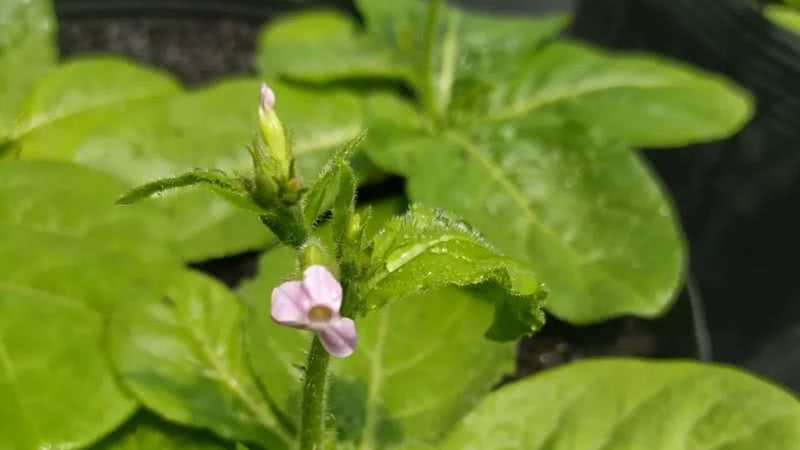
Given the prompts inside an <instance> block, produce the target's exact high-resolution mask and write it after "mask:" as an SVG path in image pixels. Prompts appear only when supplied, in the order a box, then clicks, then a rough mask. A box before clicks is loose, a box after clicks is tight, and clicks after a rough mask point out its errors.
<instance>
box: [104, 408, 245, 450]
mask: <svg viewBox="0 0 800 450" xmlns="http://www.w3.org/2000/svg"><path fill="white" fill-rule="evenodd" d="M233 448H234V446H233V444H225V443H223V442H221V441H220V440H219V439H214V438H213V437H212V436H208V435H206V434H204V433H201V432H198V431H197V430H189V429H186V428H182V427H179V426H176V425H174V424H170V423H168V422H165V421H163V420H159V419H158V418H156V417H154V416H153V415H152V414H146V413H141V414H138V415H137V416H135V417H134V418H133V419H131V420H130V421H128V423H126V424H125V426H123V427H122V428H121V429H119V430H117V431H115V432H114V433H113V434H112V435H111V436H109V437H107V438H106V439H103V441H102V442H100V443H98V444H97V445H95V446H93V447H91V450H224V449H228V450H233Z"/></svg>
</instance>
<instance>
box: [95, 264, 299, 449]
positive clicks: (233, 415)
mask: <svg viewBox="0 0 800 450" xmlns="http://www.w3.org/2000/svg"><path fill="white" fill-rule="evenodd" d="M163 292H164V294H163V296H162V297H161V298H157V299H142V301H139V302H129V303H125V304H121V305H119V308H118V309H117V310H116V312H115V314H114V315H113V318H112V320H111V325H110V332H109V349H110V350H109V351H110V353H111V359H112V361H113V363H114V366H115V368H116V369H117V372H118V373H119V375H120V378H121V380H122V382H123V383H124V384H125V386H126V387H127V388H128V389H130V391H131V392H133V393H134V395H136V397H137V398H139V400H141V402H142V403H144V404H145V405H146V406H147V407H148V408H150V409H152V410H154V411H156V412H157V413H158V414H160V415H162V416H164V417H166V418H168V419H170V420H172V421H175V422H179V423H183V424H187V425H192V426H197V427H203V428H208V429H210V430H212V431H214V432H215V433H217V434H219V435H220V436H223V437H226V438H229V439H236V440H242V441H251V442H258V443H261V444H263V445H265V446H266V447H268V448H272V449H280V448H288V447H289V446H290V441H291V438H290V437H289V435H288V434H287V432H286V431H284V430H283V429H282V428H281V426H280V425H279V421H278V419H277V418H276V416H275V414H274V413H273V411H272V410H271V408H270V405H269V404H268V403H267V402H266V400H265V398H264V397H263V396H262V394H261V391H260V390H259V388H258V386H257V384H256V382H255V380H254V378H253V377H252V375H251V373H250V369H249V367H248V365H247V361H246V360H245V355H244V348H243V347H244V344H243V333H242V330H241V326H242V308H241V305H240V303H239V302H238V300H237V299H236V297H235V296H234V295H233V294H232V293H230V292H229V291H228V290H227V289H226V288H225V286H223V285H221V284H220V283H218V282H216V281H213V280H212V279H210V278H207V277H205V276H202V275H200V274H198V273H193V272H189V271H180V272H178V271H176V272H174V273H172V277H171V279H170V280H169V282H168V284H167V286H166V288H165V289H164V291H163Z"/></svg>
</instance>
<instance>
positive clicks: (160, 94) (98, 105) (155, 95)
mask: <svg viewBox="0 0 800 450" xmlns="http://www.w3.org/2000/svg"><path fill="white" fill-rule="evenodd" d="M176 94H180V91H179V90H178V91H176V87H175V86H169V87H167V86H164V87H163V88H160V89H159V90H157V91H154V92H150V93H148V94H143V95H141V94H140V95H131V96H124V97H114V98H110V99H102V101H97V102H94V103H90V104H88V105H84V106H85V107H81V108H71V109H66V110H64V111H61V112H60V113H58V114H53V115H42V118H41V119H38V120H31V121H29V122H27V123H26V124H25V126H23V127H21V128H15V129H14V131H13V135H12V136H11V140H12V141H18V140H19V139H20V138H23V137H25V136H26V135H28V134H30V133H31V132H33V131H36V130H37V129H39V128H42V127H46V126H50V125H53V124H55V123H58V122H60V121H63V120H66V119H69V118H72V117H75V116H79V115H83V114H88V113H92V112H97V111H100V110H103V109H105V108H110V107H113V106H118V105H123V104H125V103H133V102H138V101H142V100H158V99H160V98H166V97H170V96H174V95H176Z"/></svg>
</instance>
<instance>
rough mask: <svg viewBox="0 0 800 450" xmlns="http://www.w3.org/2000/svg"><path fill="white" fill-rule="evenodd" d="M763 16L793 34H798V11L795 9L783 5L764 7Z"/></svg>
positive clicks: (799, 16) (799, 31)
mask: <svg viewBox="0 0 800 450" xmlns="http://www.w3.org/2000/svg"><path fill="white" fill-rule="evenodd" d="M764 15H765V16H766V17H767V19H769V20H771V21H772V22H774V23H776V24H778V25H780V26H782V27H785V28H787V29H789V30H790V31H793V32H795V33H800V11H799V10H798V9H797V8H795V7H788V6H783V5H766V6H764Z"/></svg>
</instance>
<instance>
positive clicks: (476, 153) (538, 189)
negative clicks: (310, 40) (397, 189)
mask: <svg viewBox="0 0 800 450" xmlns="http://www.w3.org/2000/svg"><path fill="white" fill-rule="evenodd" d="M373 100H374V101H373V103H374V105H373V107H371V108H370V112H371V114H370V117H371V118H372V119H373V120H375V121H376V123H375V124H374V126H373V127H372V129H373V130H376V132H374V133H373V134H372V135H370V137H371V138H372V139H375V140H374V141H372V144H371V145H369V146H368V147H367V150H368V151H369V152H370V156H373V157H374V159H375V160H376V161H378V162H379V163H381V165H382V166H384V167H386V168H387V169H389V170H392V171H396V172H399V173H402V174H404V175H406V176H408V177H409V182H408V186H407V189H408V191H409V193H410V195H411V197H412V198H413V199H414V200H416V201H419V202H422V203H423V204H427V205H432V206H437V207H443V208H447V209H449V210H451V211H453V212H455V213H456V214H458V215H460V216H462V217H463V218H464V219H465V220H466V221H467V222H469V223H470V224H471V225H472V226H474V227H476V228H477V229H478V230H480V231H481V232H482V233H483V234H484V235H485V236H486V238H487V239H488V240H489V242H491V243H493V244H495V245H496V246H497V247H499V248H500V250H502V251H503V252H505V253H507V254H508V255H511V256H514V257H517V258H519V259H521V260H525V261H527V262H528V263H529V264H530V266H531V267H532V268H533V269H534V270H535V271H536V273H537V275H538V277H539V278H540V279H541V280H542V281H544V282H545V283H546V285H547V286H548V288H549V290H550V296H549V298H548V302H547V305H546V307H547V308H548V310H549V311H550V312H552V313H553V314H555V315H556V316H558V317H560V318H562V319H565V320H568V321H570V322H573V323H589V322H596V321H600V320H604V319H608V318H610V317H615V316H619V315H623V314H638V315H643V316H648V317H651V316H655V315H657V314H659V313H661V312H662V311H664V309H665V308H666V307H667V306H668V305H669V304H670V302H671V301H672V299H673V295H674V292H675V290H676V289H677V288H678V286H679V284H680V280H681V274H682V264H683V252H682V244H681V239H680V235H679V231H678V229H677V226H676V224H675V220H674V218H673V215H672V214H671V208H670V204H669V201H668V200H667V198H666V196H665V194H664V192H663V191H662V189H661V188H660V186H659V185H658V184H657V183H656V181H655V179H654V177H653V176H652V175H651V173H650V172H649V170H648V169H647V167H646V166H645V165H644V164H643V163H642V162H641V161H640V160H639V158H638V157H637V156H636V155H635V154H633V153H632V152H630V151H628V150H627V149H625V148H624V147H620V146H619V145H617V144H614V143H613V142H611V141H608V140H607V139H604V138H602V137H601V136H600V135H598V134H597V133H587V131H586V130H585V129H584V128H583V127H582V126H580V125H578V124H575V123H570V122H564V121H562V120H560V119H557V118H547V119H545V118H543V117H540V119H539V120H537V121H533V120H526V121H520V122H517V123H506V124H504V125H503V126H502V127H501V128H498V129H492V128H486V129H481V130H478V131H476V132H474V134H473V135H466V134H465V133H463V132H456V131H450V132H447V133H446V134H445V135H443V136H441V135H433V134H424V130H420V128H419V127H420V126H421V125H420V121H419V120H415V119H414V117H415V116H414V113H413V109H411V108H409V107H408V106H403V104H402V103H399V102H397V101H396V100H392V101H390V100H391V99H390V98H386V97H378V98H375V99H373ZM383 114H385V116H384V117H381V116H382V115H383ZM392 124H395V125H398V124H399V126H400V127H401V128H400V129H399V130H397V131H392V126H393V125H392ZM404 129H405V130H408V131H403V130H404ZM379 130H383V132H382V134H381V133H380V132H379Z"/></svg>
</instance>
